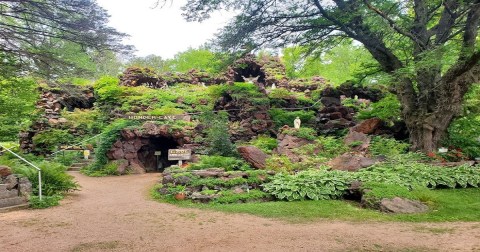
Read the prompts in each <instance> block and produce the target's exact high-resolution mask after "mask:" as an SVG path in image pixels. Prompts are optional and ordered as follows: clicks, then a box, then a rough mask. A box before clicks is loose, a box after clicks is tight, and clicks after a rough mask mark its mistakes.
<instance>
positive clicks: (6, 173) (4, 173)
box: [0, 166, 12, 177]
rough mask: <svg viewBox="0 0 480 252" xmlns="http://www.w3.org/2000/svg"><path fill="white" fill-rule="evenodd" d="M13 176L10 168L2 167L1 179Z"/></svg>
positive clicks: (0, 169) (0, 168)
mask: <svg viewBox="0 0 480 252" xmlns="http://www.w3.org/2000/svg"><path fill="white" fill-rule="evenodd" d="M9 175H12V169H10V167H8V166H0V177H7V176H9Z"/></svg>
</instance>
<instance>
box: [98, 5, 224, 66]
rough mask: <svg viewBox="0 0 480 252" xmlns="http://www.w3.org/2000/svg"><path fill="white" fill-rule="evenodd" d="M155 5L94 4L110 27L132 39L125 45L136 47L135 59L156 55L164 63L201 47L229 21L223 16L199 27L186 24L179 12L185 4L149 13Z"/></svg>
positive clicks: (165, 7)
mask: <svg viewBox="0 0 480 252" xmlns="http://www.w3.org/2000/svg"><path fill="white" fill-rule="evenodd" d="M155 1H156V0H135V1H132V0H97V3H98V5H100V6H102V7H103V8H105V9H106V10H107V11H108V13H109V14H110V16H111V17H110V26H112V27H114V28H116V29H117V30H118V31H120V32H123V33H127V34H129V35H130V36H131V37H130V38H129V39H128V40H126V43H127V44H131V45H134V46H135V47H136V49H137V52H136V55H137V56H146V55H149V54H155V55H159V56H161V57H162V58H164V59H165V58H172V57H173V55H175V54H176V53H178V52H181V51H185V50H187V49H188V48H189V47H193V48H197V47H198V46H200V45H202V44H204V43H205V42H207V40H209V39H211V38H213V37H214V34H215V33H216V32H217V31H218V29H219V28H221V27H222V26H224V25H225V24H226V23H227V22H228V20H229V19H230V18H231V17H232V14H229V13H227V12H222V13H215V14H214V15H212V17H211V18H210V19H208V20H206V21H204V22H202V23H198V22H186V21H185V19H184V18H183V17H182V16H181V10H180V7H181V6H183V4H184V3H185V1H186V0H171V1H167V5H166V6H164V7H163V8H156V9H152V7H153V6H154V4H155Z"/></svg>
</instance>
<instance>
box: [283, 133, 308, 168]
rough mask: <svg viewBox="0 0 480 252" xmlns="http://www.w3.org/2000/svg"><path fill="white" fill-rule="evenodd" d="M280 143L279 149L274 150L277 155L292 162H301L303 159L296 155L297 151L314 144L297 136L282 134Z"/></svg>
mask: <svg viewBox="0 0 480 252" xmlns="http://www.w3.org/2000/svg"><path fill="white" fill-rule="evenodd" d="M278 140H279V141H280V142H279V144H278V147H277V148H276V149H275V150H274V152H275V153H277V154H280V155H285V156H287V157H288V159H290V161H292V162H300V161H301V158H300V157H299V156H298V155H297V154H296V153H295V150H297V149H298V148H300V147H302V146H304V145H307V144H310V143H313V141H309V140H307V139H303V138H299V137H296V136H291V135H287V134H280V135H279V136H278Z"/></svg>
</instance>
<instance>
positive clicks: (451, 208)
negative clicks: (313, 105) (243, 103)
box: [152, 188, 480, 223]
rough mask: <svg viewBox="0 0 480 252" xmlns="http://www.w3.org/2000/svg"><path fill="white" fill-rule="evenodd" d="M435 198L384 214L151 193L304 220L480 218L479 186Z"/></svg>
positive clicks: (339, 204)
mask: <svg viewBox="0 0 480 252" xmlns="http://www.w3.org/2000/svg"><path fill="white" fill-rule="evenodd" d="M429 194H430V196H431V198H433V199H434V202H430V203H429V204H430V205H431V207H430V208H431V210H430V211H429V212H427V213H422V214H396V215H395V214H385V213H381V212H378V211H375V210H371V209H362V208H360V207H358V204H357V203H354V202H348V201H340V200H324V201H293V202H285V201H274V202H265V203H244V204H223V205H222V204H199V203H192V202H190V201H176V200H174V199H173V198H163V199H161V198H160V195H159V194H158V193H156V192H155V190H152V196H153V198H155V199H156V200H159V201H161V202H164V203H171V204H175V205H177V206H180V207H187V208H199V209H206V210H215V211H221V212H226V213H246V214H251V215H255V216H260V217H265V218H274V219H281V220H285V221H289V222H295V223H302V222H309V221H314V220H325V219H327V220H331V219H335V220H343V221H400V222H448V221H480V188H467V189H445V190H433V191H431V193H429Z"/></svg>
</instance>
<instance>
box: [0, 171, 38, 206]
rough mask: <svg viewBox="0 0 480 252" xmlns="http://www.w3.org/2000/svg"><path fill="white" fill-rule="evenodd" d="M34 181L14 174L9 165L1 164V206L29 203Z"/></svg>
mask: <svg viewBox="0 0 480 252" xmlns="http://www.w3.org/2000/svg"><path fill="white" fill-rule="evenodd" d="M31 193H32V183H30V181H29V180H28V178H26V177H20V176H18V175H15V174H12V173H11V170H10V168H9V167H6V166H0V208H4V207H11V206H16V205H21V204H25V203H27V197H28V196H29V195H30V194H31Z"/></svg>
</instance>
